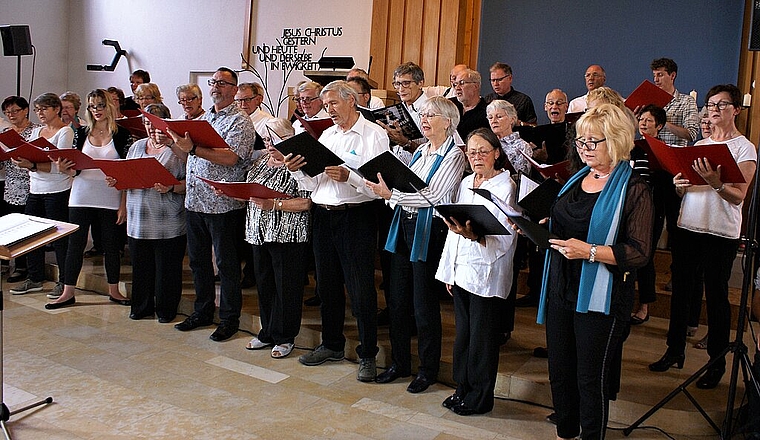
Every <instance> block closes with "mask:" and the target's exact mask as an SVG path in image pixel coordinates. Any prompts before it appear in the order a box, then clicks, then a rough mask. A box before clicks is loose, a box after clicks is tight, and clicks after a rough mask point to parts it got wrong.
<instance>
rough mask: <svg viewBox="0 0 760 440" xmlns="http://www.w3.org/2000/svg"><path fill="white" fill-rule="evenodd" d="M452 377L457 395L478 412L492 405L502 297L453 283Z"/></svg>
mask: <svg viewBox="0 0 760 440" xmlns="http://www.w3.org/2000/svg"><path fill="white" fill-rule="evenodd" d="M452 293H453V295H454V317H455V319H456V338H455V339H454V362H453V369H454V381H455V382H456V383H457V391H456V393H457V395H458V396H459V397H460V398H462V399H464V403H465V405H467V407H468V408H471V409H474V410H476V411H478V412H488V411H491V410H492V409H493V390H494V387H496V376H497V374H498V371H499V342H500V341H501V337H500V333H501V331H500V327H499V320H500V319H501V314H500V313H501V312H500V311H501V310H503V304H502V303H503V302H504V300H503V299H502V298H499V297H491V298H485V297H482V296H478V295H475V294H473V293H471V292H468V291H466V290H464V289H462V288H461V287H459V286H456V285H454V286H453V287H452Z"/></svg>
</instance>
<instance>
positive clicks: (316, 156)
mask: <svg viewBox="0 0 760 440" xmlns="http://www.w3.org/2000/svg"><path fill="white" fill-rule="evenodd" d="M274 147H275V148H276V149H277V150H278V151H279V152H280V153H282V155H283V156H287V155H288V154H293V156H297V155H301V156H303V158H304V160H305V161H306V165H304V166H303V168H301V171H303V172H304V173H306V174H308V175H309V176H310V177H314V176H316V175H318V174H322V173H323V172H324V171H325V167H329V166H337V165H340V164H342V163H343V159H341V158H340V157H338V156H337V155H336V154H335V153H333V152H332V151H330V149H329V148H327V147H325V146H324V145H322V143H320V142H319V141H318V140H316V139H314V137H313V136H312V135H310V134H309V133H308V132H303V133H300V134H297V135H295V136H293V137H292V138H289V139H285V140H284V141H282V142H280V143H278V144H275V145H274Z"/></svg>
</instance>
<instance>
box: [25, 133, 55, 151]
mask: <svg viewBox="0 0 760 440" xmlns="http://www.w3.org/2000/svg"><path fill="white" fill-rule="evenodd" d="M29 143H30V144H32V145H34V146H35V147H39V148H42V149H43V150H57V149H58V147H56V146H55V145H53V144H51V143H50V141H49V140H47V139H45V138H44V137H42V136H40V137H38V138H37V139H35V140H33V141H31V142H29Z"/></svg>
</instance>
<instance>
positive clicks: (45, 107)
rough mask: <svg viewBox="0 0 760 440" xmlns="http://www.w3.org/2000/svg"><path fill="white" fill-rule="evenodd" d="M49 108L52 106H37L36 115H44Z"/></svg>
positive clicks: (35, 108)
mask: <svg viewBox="0 0 760 440" xmlns="http://www.w3.org/2000/svg"><path fill="white" fill-rule="evenodd" d="M49 108H50V106H49V105H40V106H35V107H34V112H35V113H42V112H44V111H45V110H47V109H49Z"/></svg>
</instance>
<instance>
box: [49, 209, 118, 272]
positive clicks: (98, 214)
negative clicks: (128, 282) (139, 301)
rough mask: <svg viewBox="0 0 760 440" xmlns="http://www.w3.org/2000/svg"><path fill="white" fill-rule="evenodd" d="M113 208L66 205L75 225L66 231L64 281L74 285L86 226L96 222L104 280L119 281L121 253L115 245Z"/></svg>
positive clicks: (88, 226)
mask: <svg viewBox="0 0 760 440" xmlns="http://www.w3.org/2000/svg"><path fill="white" fill-rule="evenodd" d="M116 219H117V216H116V210H115V209H103V208H75V207H70V208H69V221H70V222H71V223H75V224H76V225H78V226H79V229H77V230H76V231H75V232H74V233H72V234H71V235H69V247H68V249H67V251H66V267H65V268H64V270H65V275H64V281H63V282H64V284H66V285H69V286H76V285H77V279H78V278H79V272H81V270H82V261H83V260H84V248H85V247H86V246H87V235H88V233H89V231H90V226H91V225H93V224H98V225H100V230H101V231H102V236H101V240H102V244H103V251H104V252H105V254H104V261H105V267H106V278H107V279H108V284H116V283H118V282H119V275H120V273H121V255H119V249H118V248H117V246H118V245H117V238H116V237H117V226H118V225H117V224H116Z"/></svg>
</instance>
